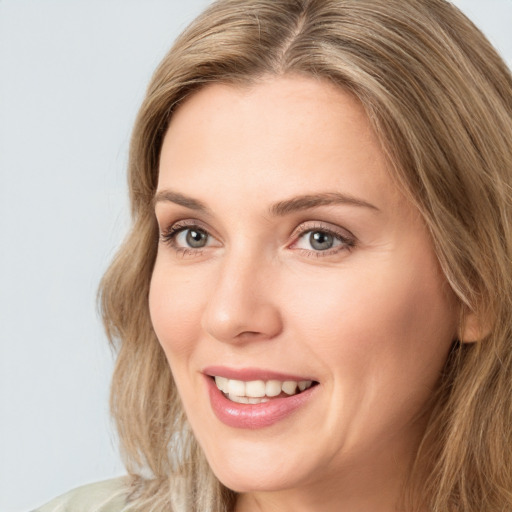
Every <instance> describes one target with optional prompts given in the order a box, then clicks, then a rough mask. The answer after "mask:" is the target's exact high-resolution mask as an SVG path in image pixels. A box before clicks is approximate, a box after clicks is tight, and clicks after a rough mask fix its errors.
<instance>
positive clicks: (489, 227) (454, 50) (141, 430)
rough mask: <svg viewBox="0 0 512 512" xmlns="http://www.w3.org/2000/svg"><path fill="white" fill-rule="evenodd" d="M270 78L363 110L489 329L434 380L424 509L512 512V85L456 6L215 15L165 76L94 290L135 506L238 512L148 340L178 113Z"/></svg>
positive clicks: (217, 10) (449, 272)
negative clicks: (170, 136)
mask: <svg viewBox="0 0 512 512" xmlns="http://www.w3.org/2000/svg"><path fill="white" fill-rule="evenodd" d="M268 75H273V76H279V75H302V76H309V77H314V78H318V79H323V80H328V81H329V82H331V83H334V84H336V85H337V86H338V87H340V88H342V89H343V90H345V91H349V92H350V93H352V94H353V95H354V96H355V97H356V98H357V99H358V100H359V101H360V103H361V104H362V105H363V107H364V109H365V111H366V113H367V115H368V119H369V120H370V123H371V124H372V127H373V129H374V130H375V133H376V134H377V136H378V137H379V139H380V141H381V144H382V147H383V149H384V151H385V153H386V155H387V157H388V159H389V161H390V162H391V165H392V168H393V175H394V177H395V178H396V180H397V183H398V184H399V186H400V187H402V190H404V191H405V193H406V194H407V195H408V197H409V198H410V200H411V201H412V202H413V203H414V204H415V205H416V207H417V208H418V210H419V211H420V213H421V215H422V216H423V219H424V221H425V223H426V225H427V226H428V229H429V231H430V234H431V237H432V240H433V244H434V247H435V251H436V255H437V258H438V260H439V262H440V265H441V267H442V270H443V272H444V275H445V276H446V279H447V281H448V283H449V285H450V286H451V288H452V289H453V291H454V292H455V294H456V296H457V297H458V299H459V301H460V303H461V305H462V310H463V311H465V312H471V313H472V315H476V317H477V318H478V319H479V320H480V329H481V332H480V335H479V336H476V337H475V340H472V341H475V342H474V343H462V342H459V343H455V344H454V346H453V349H452V351H451V354H450V356H449V358H448V361H447V362H446V365H445V368H444V371H443V374H442V376H441V377H440V382H439V389H438V390H437V392H436V394H435V396H434V398H433V406H432V414H431V416H430V419H429V422H428V425H427V428H426V431H425V434H424V439H423V442H422V444H421V446H420V447H419V449H418V454H417V464H416V466H415V469H414V472H413V476H412V477H411V479H410V482H409V491H410V493H409V494H410V495H411V496H412V498H411V499H412V500H413V503H415V504H416V506H418V507H425V509H428V510H430V511H432V512H452V511H453V512H455V511H457V512H491V511H492V512H501V511H503V512H504V511H510V510H512V460H511V446H512V428H511V425H512V265H511V261H512V232H511V224H510V223H511V219H512V202H511V186H512V77H511V74H510V72H509V70H508V69H507V66H506V65H505V64H504V62H503V61H502V59H501V58H500V57H499V56H498V54H497V52H496V51H495V50H494V48H493V47H492V46H491V44H490V43H489V42H488V41H487V39H486V38H485V37H484V36H483V35H482V33H481V32H480V31H479V30H478V29H477V28H476V27H475V26H474V25H473V24H472V23H471V22H470V21H469V20H468V19H467V18H466V17H465V16H464V15H463V14H462V13H461V12H460V11H458V10H457V9H456V8H455V7H454V6H453V5H452V4H450V3H449V2H447V1H444V0H219V1H217V2H215V3H214V4H212V5H211V6H210V8H208V9H207V10H206V11H205V12H204V13H203V14H202V15H201V16H200V17H198V18H197V19H196V20H195V21H194V22H193V23H192V24H191V25H190V26H189V27H188V28H187V29H186V30H185V31H184V33H183V34H182V35H181V36H180V37H179V38H178V39H177V41H176V42H175V44H174V46H173V47H172V49H171V50H170V52H169V53H168V54H167V55H166V56H165V58H164V59H163V61H162V62H161V64H160V65H159V67H158V69H157V70H156V72H155V74H154V76H153V78H152V80H151V82H150V84H149V87H148V89H147V94H146V97H145V99H144V102H143V104H142V106H141V108H140V111H139V114H138V117H137V120H136V123H135V128H134V131H133V136H132V140H131V149H130V158H129V169H128V179H129V186H130V200H131V211H132V219H133V223H132V228H131V231H130V232H129V234H128V236H127V238H126V240H125V242H124V244H123V245H122V247H121V248H120V250H119V252H118V254H117V256H116V257H115V259H114V261H113V263H112V264H111V266H110V268H109V269H108V271H107V273H106V274H105V276H104V278H103V280H102V283H101V286H100V299H101V308H102V313H103V318H104V323H105V327H106V331H107V334H108V336H109V338H110V340H111V341H112V343H114V345H115V346H116V347H117V349H118V357H117V364H116V368H115V372H114V377H113V384H112V395H111V407H112V412H113V416H114V418H115V420H116V422H117V427H118V431H119V435H120V441H121V446H122V451H123V454H124V459H125V463H126V466H127V469H128V471H129V472H130V473H131V474H132V476H133V480H134V487H133V489H132V494H131V500H132V501H131V505H132V506H133V508H134V509H135V510H138V511H155V512H156V511H159V512H160V511H161V512H163V511H164V510H167V511H168V510H173V511H181V510H183V511H187V512H192V511H194V512H207V511H211V512H221V511H225V512H228V511H232V510H233V509H234V504H235V500H236V495H235V493H233V492H232V491H230V490H228V489H226V488H225V487H223V486H222V484H221V483H220V482H219V481H218V480H217V479H216V477H215V476H214V475H213V474H212V472H211V470H210V469H209V467H208V464H207V463H206V460H205V458H204V455H203V454H202V452H201V449H200V447H199V446H198V445H197V443H196V441H195V439H194V436H193V434H192V432H191V431H190V429H189V427H188V425H187V420H186V418H185V415H184V412H183V408H182V405H181V403H180V399H179V396H178V394H177V391H176V387H175V384H174V382H173V377H172V374H171V372H170V369H169V366H168V364H167V361H166V358H165V355H164V353H163V350H162V349H161V347H160V345H159V343H158V340H157V339H156V336H155V333H154V331H153V328H152V325H151V321H150V317H149V309H148V293H149V285H150V279H151V274H152V269H153V265H154V261H155V256H156V250H157V242H158V232H157V225H156V221H155V216H154V212H153V206H152V204H153V203H152V201H153V196H154V194H155V189H156V185H157V178H158V174H157V173H158V163H159V154H160V150H161V145H162V139H163V136H164V134H165V132H166V129H167V126H168V124H169V122H172V116H173V112H174V111H175V110H176V108H177V107H178V106H179V104H180V103H181V102H183V101H186V99H187V98H188V97H189V96H190V95H191V94H193V93H194V91H197V90H198V89H199V88H202V87H205V86H207V85H208V84H211V83H213V82H222V83H227V84H233V85H237V84H251V83H256V82H257V81H258V80H260V79H261V78H262V77H265V76H268ZM461 322H464V318H462V319H461ZM425 473H426V480H425ZM415 475H416V476H415ZM420 475H421V478H422V480H421V482H422V483H421V484H418V482H419V476H420ZM411 507H412V508H414V507H413V506H412V505H411Z"/></svg>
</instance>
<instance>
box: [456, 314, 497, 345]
mask: <svg viewBox="0 0 512 512" xmlns="http://www.w3.org/2000/svg"><path fill="white" fill-rule="evenodd" d="M484 317H487V315H483V314H478V313H476V312H475V311H470V310H469V309H467V308H463V311H462V312H461V318H460V324H459V340H460V341H461V342H462V343H476V342H478V341H482V340H483V339H484V338H486V337H487V336H488V335H489V334H490V332H491V329H492V322H491V321H489V319H488V318H484Z"/></svg>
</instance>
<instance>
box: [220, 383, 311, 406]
mask: <svg viewBox="0 0 512 512" xmlns="http://www.w3.org/2000/svg"><path fill="white" fill-rule="evenodd" d="M212 379H214V380H215V385H216V386H217V388H218V389H219V390H220V391H221V392H222V394H223V395H224V396H225V397H226V398H227V399H228V400H231V401H232V402H236V403H239V404H261V403H265V402H269V401H270V400H271V399H273V398H285V397H290V396H293V395H298V394H300V393H302V392H303V391H306V390H307V389H309V388H310V387H312V386H315V385H317V384H318V382H316V381H313V380H300V381H295V380H286V381H280V380H266V381H265V380H251V381H243V380H235V379H228V378H226V377H219V376H212Z"/></svg>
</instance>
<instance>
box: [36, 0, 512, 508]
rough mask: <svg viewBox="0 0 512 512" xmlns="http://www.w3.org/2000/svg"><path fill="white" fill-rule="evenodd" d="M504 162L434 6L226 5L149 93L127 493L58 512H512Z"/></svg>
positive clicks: (126, 272)
mask: <svg viewBox="0 0 512 512" xmlns="http://www.w3.org/2000/svg"><path fill="white" fill-rule="evenodd" d="M511 140H512V78H511V76H510V73H509V71H508V70H507V68H506V66H505V65H504V63H503V62H502V61H501V59H500V58H499V57H498V56H497V54H496V52H495V51H494V49H493V48H492V47H491V46H490V44H489V43H488V42H487V40H486V39H485V38H484V37H483V36H482V34H481V33H480V32H479V31H478V30H477V29H476V28H475V27H474V26H473V25H472V24H471V23H470V22H469V21H468V20H467V19H466V18H465V17H464V16H463V15H462V14H461V13H460V12H459V11H457V9H455V8H454V7H453V6H452V5H450V4H449V3H447V2H445V1H443V0H417V1H410V2H404V1H402V0H386V1H382V0H347V1H341V0H221V1H220V2H217V3H215V4H214V5H213V6H212V7H211V8H210V9H208V10H207V11H206V12H205V13H204V14H203V15H202V16H201V17H200V18H198V19H197V20H196V21H195V22H194V23H193V24H192V25H191V26H190V27H189V28H188V29H187V30H186V31H185V33H184V34H183V35H182V36H181V37H180V38H179V39H178V41H177V42H176V44H175V45H174V47H173V49H172V50H171V51H170V53H169V54H168V55H167V57H166V58H165V59H164V60H163V62H162V63H161V65H160V67H159V68H158V70H157V71H156V73H155V75H154V77H153V80H152V82H151V84H150V86H149V88H148V91H147V96H146V99H145V101H144V103H143V105H142V108H141V110H140V113H139V117H138V119H137V122H136V126H135V130H134V134H133V139H132V148H131V160H130V169H129V180H130V187H131V188H130V193H131V204H132V213H133V219H134V222H133V228H132V231H131V233H130V235H129V236H128V239H127V241H126V243H125V245H124V246H123V248H122V249H121V251H120V252H119V254H118V256H117V258H116V259H115V261H114V262H113V264H112V266H111V268H110V270H109V271H108V273H107V274H106V276H105V278H104V280H103V283H102V287H101V300H102V306H103V312H104V319H105V325H106V328H107V332H108V334H109V336H110V337H111V339H112V340H116V341H118V342H119V356H118V362H117V367H116V371H115V375H114V380H113V388H112V409H113V413H114V416H115V418H116V420H117V424H118V429H119V433H120V437H121V442H122V447H123V451H124V454H125V459H126V464H127V468H128V471H129V473H130V475H131V478H130V479H125V480H123V481H116V482H111V483H107V484H102V485H101V486H100V487H97V486H96V487H92V488H88V489H86V490H82V491H80V492H79V495H77V494H75V495H71V496H68V497H66V498H62V499H61V501H60V502H59V503H60V504H61V505H62V504H63V503H67V505H66V506H68V508H69V509H70V510H73V506H74V504H75V506H76V503H79V502H81V501H82V500H84V499H85V500H86V501H88V502H89V503H90V508H91V509H99V510H108V511H110V510H121V509H126V510H148V511H149V510H155V511H156V510H158V511H160V510H161V511H164V510H177V511H178V510H186V511H206V510H211V511H220V510H226V511H228V510H229V511H231V510H235V511H237V512H246V511H253V510H263V511H267V510H295V511H301V510H319V511H331V510H371V511H373V512H379V511H382V512H385V511H388V512H389V511H394V510H405V511H439V512H440V511H452V510H453V511H464V512H473V511H474V512H476V511H479V512H482V511H489V512H490V511H505V510H512V464H511V460H510V453H509V446H510V443H511V441H512V439H511V437H512V436H511V431H510V427H509V425H510V423H511V421H512V403H511V391H512V390H511V386H512V346H511V340H512V333H511V328H512V319H511V311H512V275H511V274H512V273H511V268H510V261H511V255H512V246H511V243H512V239H511V231H510V220H511V215H512V210H511V208H512V205H511V198H510V186H511V184H512V183H511V178H512V144H511V143H510V141H511ZM94 494H97V497H96V498H92V496H93V495H94ZM84 495H85V496H86V498H84ZM81 506H83V503H82V504H81ZM52 507H55V504H54V505H50V506H49V508H43V509H42V510H43V511H46V510H53V508H52Z"/></svg>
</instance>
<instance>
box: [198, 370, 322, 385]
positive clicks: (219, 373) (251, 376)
mask: <svg viewBox="0 0 512 512" xmlns="http://www.w3.org/2000/svg"><path fill="white" fill-rule="evenodd" d="M203 373H204V374H205V375H208V376H209V377H225V378H226V379H232V380H242V381H252V380H265V381H266V380H280V381H287V380H292V381H303V380H311V381H315V379H313V378H311V377H310V376H308V375H306V376H305V375H293V374H288V373H283V372H275V371H273V370H267V369H264V368H230V367H227V366H207V367H205V368H203ZM315 382H316V381H315Z"/></svg>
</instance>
